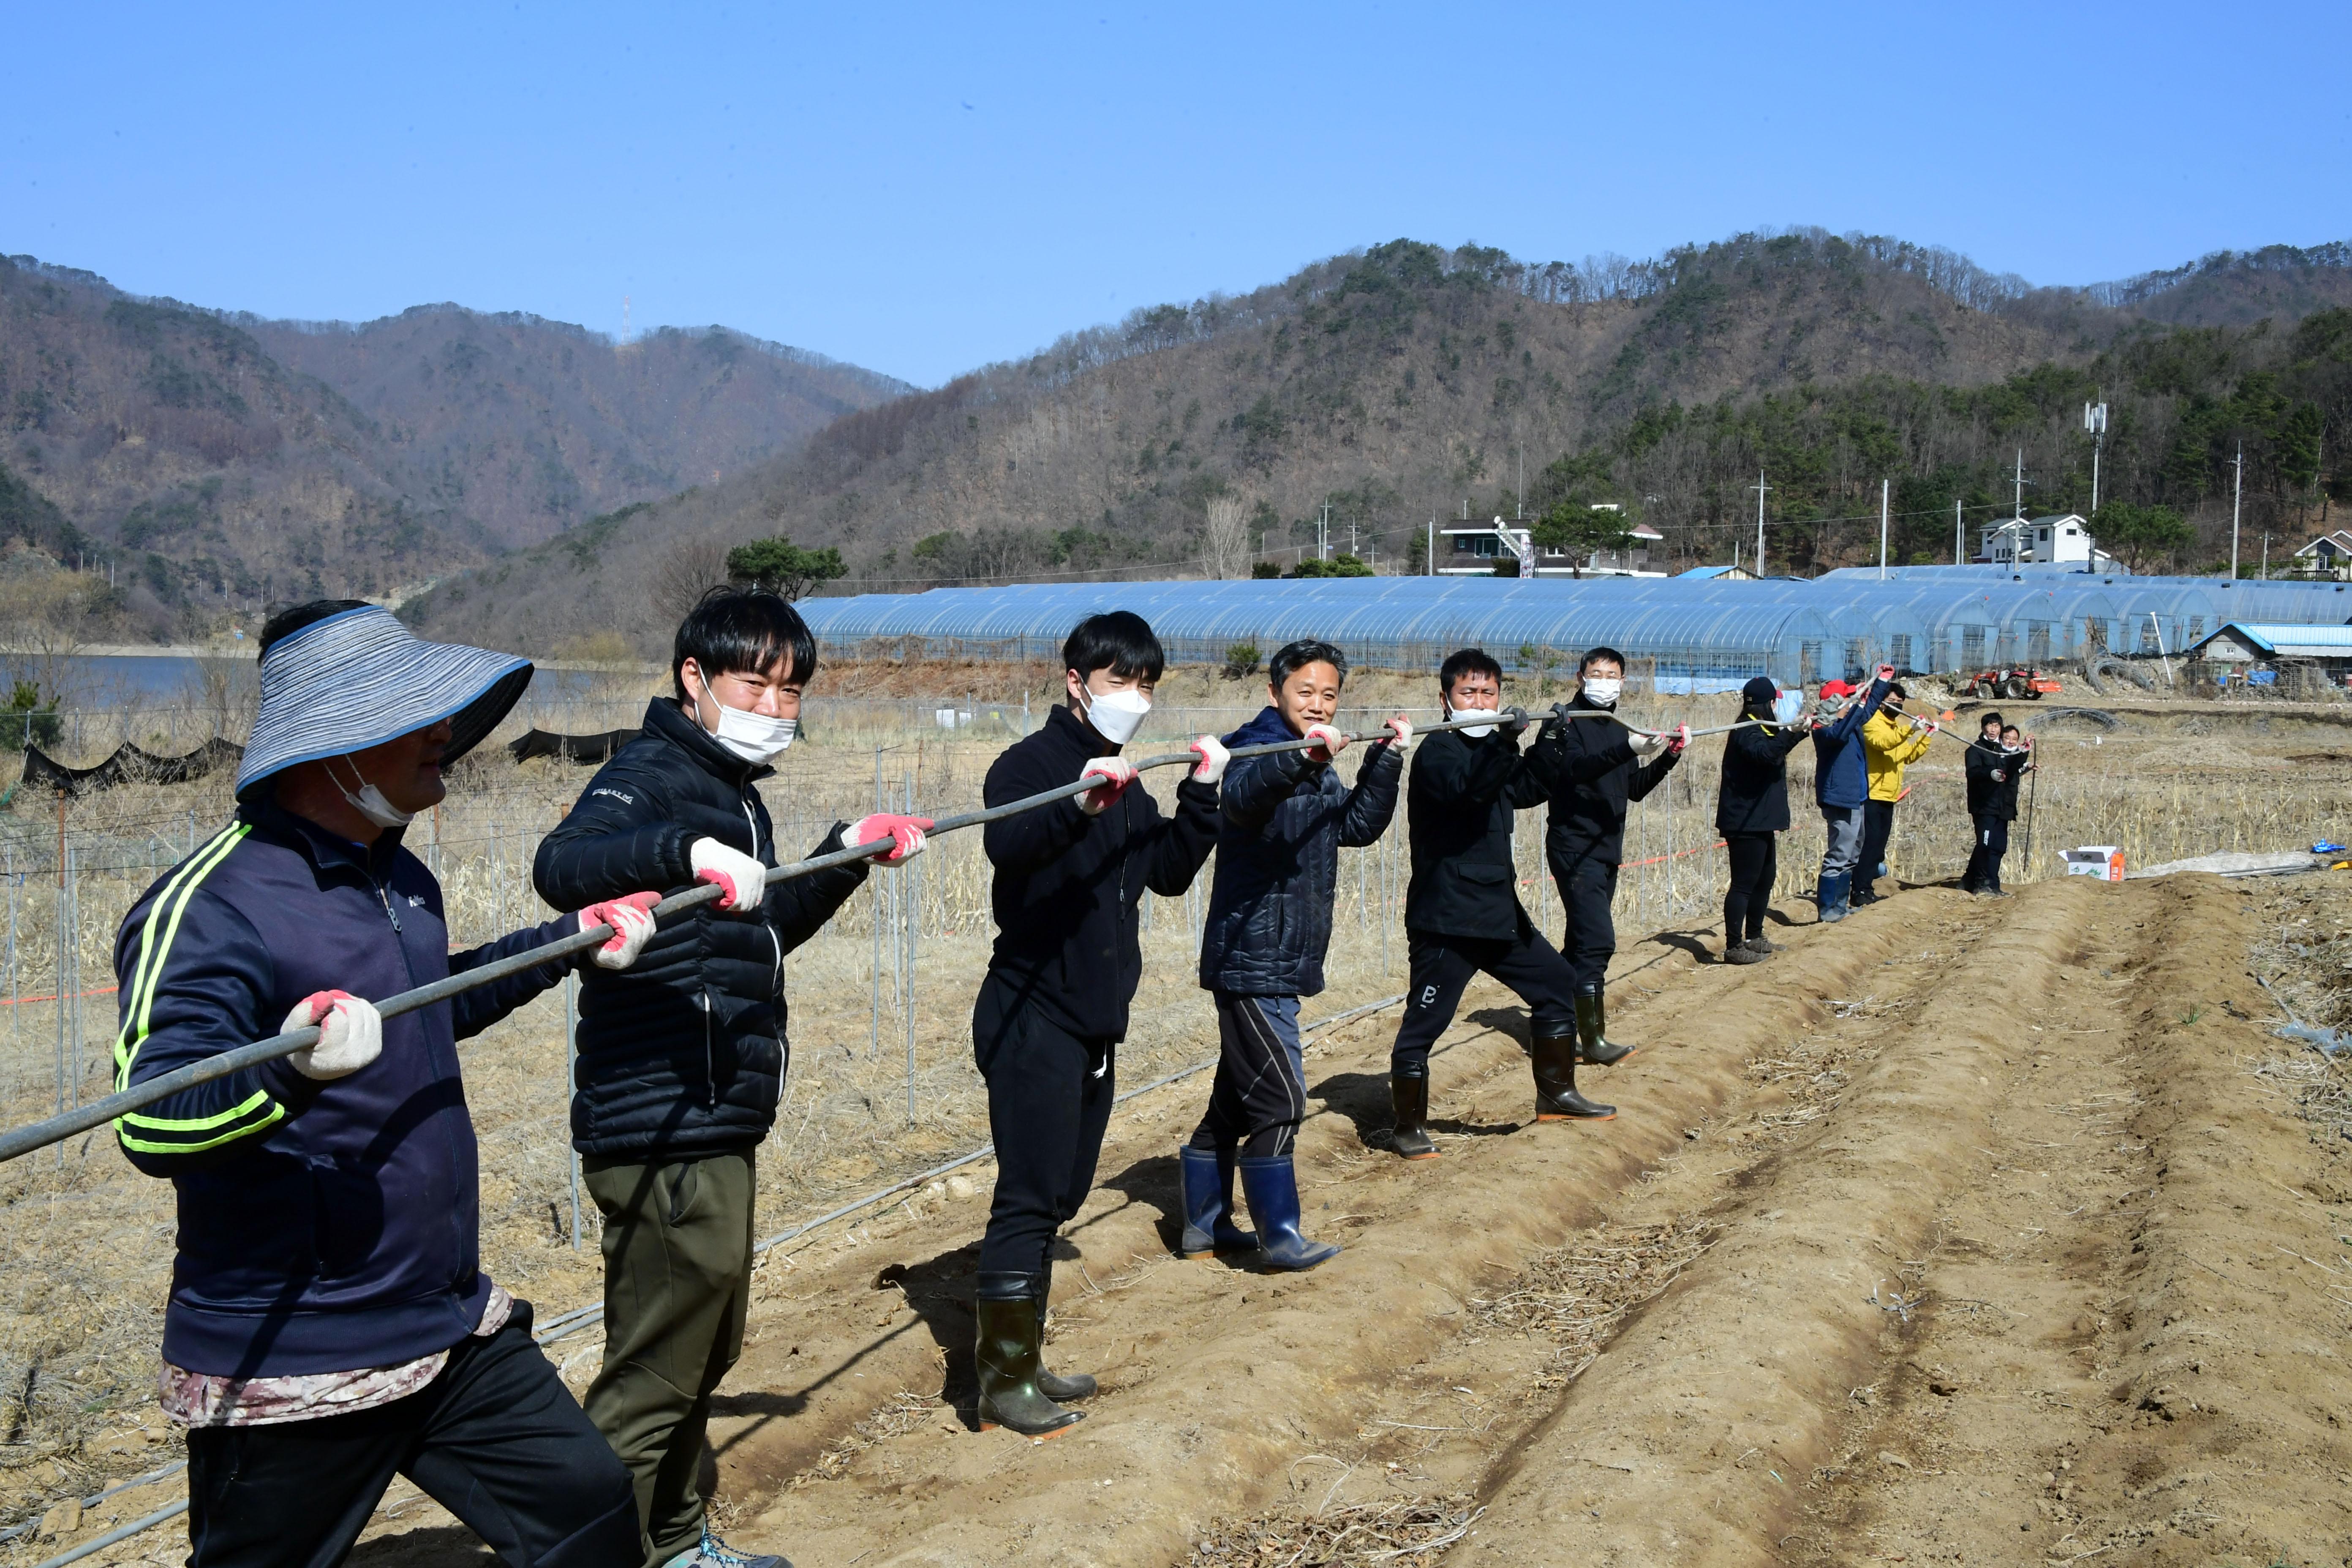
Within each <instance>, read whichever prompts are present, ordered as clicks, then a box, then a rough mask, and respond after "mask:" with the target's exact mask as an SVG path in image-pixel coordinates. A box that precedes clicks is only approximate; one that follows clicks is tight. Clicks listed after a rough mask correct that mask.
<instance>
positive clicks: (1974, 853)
mask: <svg viewBox="0 0 2352 1568" xmlns="http://www.w3.org/2000/svg"><path fill="white" fill-rule="evenodd" d="M1970 820H1972V821H1973V822H1974V823H1975V824H1976V833H1977V842H1976V847H1975V848H1974V849H1973V850H1971V851H1970V852H1969V868H1968V870H1967V871H1966V872H1964V873H1963V874H1962V875H1961V877H1960V886H1961V887H1962V888H1964V889H1967V890H1968V891H1969V892H1971V893H1974V892H1980V891H1984V890H1988V889H1990V891H1993V892H1999V891H2000V858H2001V857H2002V856H2004V855H2006V854H2008V853H2009V819H2008V818H2007V817H2005V816H1993V815H1992V814H1991V813H1990V812H1979V813H1978V814H1977V816H1975V817H1973V818H1971V819H1970Z"/></svg>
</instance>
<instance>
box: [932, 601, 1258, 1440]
mask: <svg viewBox="0 0 2352 1568" xmlns="http://www.w3.org/2000/svg"><path fill="white" fill-rule="evenodd" d="M1166 663H1167V659H1166V656H1165V655H1164V654H1162V652H1161V651H1160V639H1159V638H1158V637H1154V636H1153V635H1152V632H1151V628H1150V626H1148V625H1146V624H1145V623H1144V619H1143V617H1142V616H1138V615H1135V614H1133V613H1132V612H1130V611H1127V610H1114V611H1112V612H1110V613H1109V614H1108V615H1099V616H1087V618H1086V619H1085V620H1083V621H1080V622H1079V623H1078V625H1077V627H1076V630H1074V631H1072V632H1071V633H1070V636H1069V640H1068V641H1066V643H1064V644H1063V646H1062V664H1063V668H1064V685H1065V687H1066V690H1067V692H1068V696H1069V701H1068V705H1067V706H1066V707H1061V708H1055V709H1054V710H1052V711H1050V712H1049V713H1047V714H1046V716H1045V725H1044V727H1043V728H1042V729H1040V730H1039V731H1037V732H1036V733H1035V734H1034V735H1029V736H1025V737H1024V738H1023V739H1021V740H1019V741H1016V742H1013V744H1012V745H1011V746H1009V747H1007V748H1006V749H1005V752H1004V754H1003V755H1002V756H1000V757H998V758H997V759H996V761H995V763H992V765H991V766H990V768H989V770H988V777H987V779H986V781H985V782H984V783H983V784H982V789H981V797H982V800H983V801H985V802H986V804H987V805H991V806H998V805H1006V804H1008V803H1010V802H1013V801H1017V800H1022V799H1024V798H1026V797H1028V796H1030V795H1040V794H1044V793H1045V792H1047V791H1049V790H1053V789H1055V788H1056V787H1058V786H1061V785H1064V784H1075V783H1076V782H1078V781H1080V780H1082V779H1095V780H1098V781H1100V782H1099V783H1097V784H1096V785H1095V787H1094V788H1092V789H1090V790H1088V791H1087V792H1086V793H1085V794H1083V795H1075V796H1070V797H1066V798H1064V799H1062V800H1058V801H1055V802H1054V803H1053V804H1051V805H1045V806H1042V807H1040V808H1038V809H1036V810H1034V811H1024V812H1016V813H1014V814H1013V815H1012V816H1003V817H1000V818H998V819H997V820H995V821H993V822H992V823H990V824H988V826H987V827H986V829H985V830H984V834H985V844H984V847H985V848H986V850H987V853H988V859H989V863H990V864H991V865H992V866H993V867H994V868H995V870H996V876H995V880H994V884H993V886H992V889H991V890H990V895H989V898H990V903H991V905H992V909H993V911H994V913H995V917H996V946H995V950H994V952H992V954H991V955H990V957H989V961H988V973H987V974H986V975H985V976H984V977H982V981H981V983H980V995H979V997H978V999H977V1000H976V1001H975V1002H974V1003H973V1005H972V1011H971V1043H972V1056H973V1059H974V1060H975V1061H976V1062H977V1063H978V1064H979V1067H980V1075H981V1077H982V1079H985V1080H986V1081H987V1084H988V1125H989V1131H990V1133H991V1135H992V1137H993V1138H994V1139H995V1141H996V1191H995V1194H994V1195H993V1196H992V1198H991V1199H990V1202H989V1212H988V1229H987V1232H986V1234H985V1235H983V1236H982V1238H981V1243H980V1278H979V1280H978V1284H977V1300H975V1302H974V1304H973V1306H974V1310H973V1315H974V1316H975V1317H976V1318H977V1319H978V1320H979V1322H978V1331H977V1341H976V1345H975V1357H974V1359H975V1362H976V1363H977V1371H978V1373H979V1378H980V1401H979V1421H980V1426H981V1428H982V1430H983V1431H986V1430H988V1429H990V1428H992V1427H995V1426H1010V1427H1012V1428H1013V1430H1014V1431H1015V1432H1019V1433H1022V1434H1024V1436H1052V1435H1053V1434H1055V1433H1057V1432H1060V1431H1061V1430H1063V1429H1064V1428H1066V1427H1067V1426H1070V1425H1071V1424H1072V1423H1074V1422H1076V1421H1077V1420H1078V1419H1079V1418H1080V1413H1079V1412H1077V1411H1075V1410H1066V1409H1064V1408H1063V1407H1062V1405H1060V1404H1059V1403H1058V1401H1061V1400H1066V1399H1083V1398H1086V1397H1087V1395H1089V1394H1093V1393H1094V1391H1095V1380H1094V1379H1093V1378H1091V1377H1087V1376H1084V1375H1080V1376H1076V1377H1058V1376H1056V1375H1055V1374H1054V1373H1050V1372H1048V1371H1046V1370H1045V1366H1044V1364H1043V1362H1042V1360H1041V1357H1042V1353H1043V1344H1044V1336H1045V1306H1046V1301H1047V1300H1048V1298H1049V1296H1050V1295H1051V1293H1052V1290H1053V1279H1054V1276H1053V1268H1054V1265H1053V1254H1052V1248H1053V1246H1054V1237H1055V1233H1056V1232H1057V1231H1058V1230H1059V1229H1060V1228H1061V1226H1062V1223H1063V1222H1064V1221H1065V1220H1067V1219H1069V1218H1070V1217H1072V1216H1073V1215H1076V1213H1077V1212H1078V1205H1081V1204H1083V1203H1084V1202H1085V1201H1086V1196H1087V1192H1088V1191H1089V1190H1091V1189H1092V1188H1093V1186H1094V1182H1095V1162H1096V1161H1097V1159H1099V1158H1100V1157H1101V1154H1102V1141H1103V1130H1104V1128H1105V1127H1106V1126H1108V1123H1109V1121H1110V1107H1111V1100H1113V1099H1114V1098H1115V1097H1116V1094H1117V1090H1118V1079H1117V1074H1116V1073H1115V1072H1114V1071H1113V1066H1114V1061H1115V1058H1116V1057H1117V1055H1118V1043H1119V1042H1120V1041H1121V1040H1123V1039H1125V1038H1126V1037H1127V1023H1128V1006H1129V1004H1130V1003H1132V1002H1133V1001H1134V1000H1135V988H1136V986H1137V984H1139V982H1140V981H1141V979H1142V976H1143V949H1142V946H1141V944H1140V942H1139V940H1138V937H1137V925H1138V919H1137V917H1138V912H1139V909H1140V907H1141V903H1142V900H1143V895H1144V894H1145V893H1146V892H1147V891H1149V892H1154V893H1158V894H1159V895H1160V897H1162V898H1174V897H1176V896H1177V895H1178V894H1181V893H1182V892H1183V891H1184V889H1187V888H1189V887H1191V886H1192V879H1193V877H1194V876H1195V875H1197V874H1198V873H1199V871H1200V869H1201V865H1202V862H1203V861H1204V860H1206V859H1208V858H1209V852H1210V851H1211V850H1212V849H1213V848H1214V847H1216V842H1217V783H1218V781H1219V780H1220V779H1221V778H1223V775H1224V769H1225V762H1226V753H1225V748H1224V747H1223V745H1222V744H1221V743H1220V742H1218V741H1217V739H1216V737H1215V736H1213V735H1202V736H1201V737H1200V738H1199V739H1198V740H1196V741H1194V742H1192V750H1193V752H1196V753H1197V754H1198V755H1199V756H1200V759H1201V761H1200V763H1199V764H1198V765H1197V766H1195V767H1194V768H1193V769H1192V771H1191V774H1190V776H1189V777H1187V778H1186V779H1185V780H1184V781H1183V782H1182V783H1181V784H1178V785H1177V786H1176V814H1175V816H1172V817H1171V816H1160V807H1159V806H1158V805H1156V804H1155V803H1154V802H1153V800H1152V798H1151V796H1150V794H1149V793H1147V792H1145V791H1143V790H1139V789H1136V788H1133V787H1131V786H1132V785H1133V784H1134V783H1135V777H1136V773H1135V765H1134V764H1133V763H1129V762H1128V761H1127V760H1126V759H1125V758H1123V757H1121V756H1120V755H1119V754H1118V752H1119V748H1120V747H1122V746H1124V745H1126V744H1127V742H1129V740H1131V739H1133V738H1134V735H1135V731H1136V730H1137V729H1138V728H1139V726H1140V725H1141V724H1142V722H1143V719H1144V715H1145V714H1147V713H1149V712H1150V710H1151V692H1152V689H1153V688H1154V687H1156V686H1157V685H1158V684H1159V681H1160V671H1161V670H1162V668H1164V667H1165V665H1166Z"/></svg>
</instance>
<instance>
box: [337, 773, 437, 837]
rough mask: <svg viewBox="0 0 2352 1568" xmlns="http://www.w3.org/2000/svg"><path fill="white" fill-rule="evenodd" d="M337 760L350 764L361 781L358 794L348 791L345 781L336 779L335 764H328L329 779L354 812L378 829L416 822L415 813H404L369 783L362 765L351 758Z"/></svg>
mask: <svg viewBox="0 0 2352 1568" xmlns="http://www.w3.org/2000/svg"><path fill="white" fill-rule="evenodd" d="M336 760H337V761H340V762H343V763H349V764H350V767H351V770H352V777H353V778H355V779H357V780H359V781H360V787H359V789H358V791H357V792H356V793H355V792H353V791H352V790H350V789H347V788H345V787H344V784H343V781H342V780H341V779H339V778H336V777H335V764H334V763H333V762H330V763H328V764H327V777H328V778H329V779H331V780H332V781H333V783H334V785H335V787H336V788H337V789H339V790H342V792H343V798H344V799H345V800H347V801H349V802H351V806H352V810H353V811H356V812H358V813H359V814H360V815H361V816H364V817H366V818H367V819H368V820H369V821H370V822H373V823H374V824H375V825H376V826H378V827H405V826H408V825H409V824H410V823H412V822H414V821H415V820H416V814H415V812H413V811H403V810H401V809H400V807H398V806H396V805H393V804H392V802H390V801H388V800H386V799H384V798H383V791H382V790H380V789H378V788H376V787H375V785H373V784H370V783H368V779H367V775H366V774H365V773H362V772H360V765H359V764H358V763H354V762H352V760H351V759H350V758H349V757H342V758H338V759H336Z"/></svg>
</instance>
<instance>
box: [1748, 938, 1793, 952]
mask: <svg viewBox="0 0 2352 1568" xmlns="http://www.w3.org/2000/svg"><path fill="white" fill-rule="evenodd" d="M1741 945H1743V946H1745V947H1747V948H1748V949H1749V950H1751V951H1753V952H1764V953H1772V952H1784V951H1786V950H1784V949H1783V948H1782V947H1781V946H1780V943H1779V942H1767V941H1765V940H1764V939H1763V938H1762V937H1760V936H1751V937H1749V938H1748V940H1747V942H1744V943H1742V944H1741Z"/></svg>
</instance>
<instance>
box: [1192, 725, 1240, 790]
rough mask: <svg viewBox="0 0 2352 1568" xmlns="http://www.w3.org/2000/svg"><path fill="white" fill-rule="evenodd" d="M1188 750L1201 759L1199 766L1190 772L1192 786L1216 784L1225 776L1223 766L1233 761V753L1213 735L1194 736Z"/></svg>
mask: <svg viewBox="0 0 2352 1568" xmlns="http://www.w3.org/2000/svg"><path fill="white" fill-rule="evenodd" d="M1189 750H1190V751H1191V752H1192V754H1193V755H1194V756H1196V757H1198V758H1200V759H1201V761H1200V764H1199V765H1198V766H1196V767H1195V768H1193V770H1192V782H1193V783H1194V784H1216V783H1218V782H1219V781H1221V780H1222V779H1223V778H1224V776H1225V764H1226V763H1230V762H1232V761H1233V760H1234V754H1233V752H1229V751H1227V750H1226V749H1225V743H1224V742H1223V741H1220V740H1218V739H1217V738H1216V737H1215V736H1214V735H1196V736H1194V737H1193V738H1192V746H1191V747H1190V748H1189Z"/></svg>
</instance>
